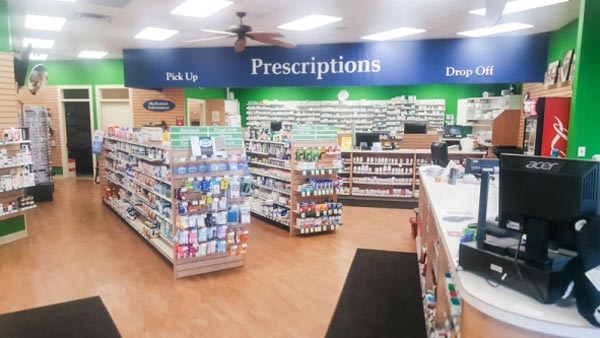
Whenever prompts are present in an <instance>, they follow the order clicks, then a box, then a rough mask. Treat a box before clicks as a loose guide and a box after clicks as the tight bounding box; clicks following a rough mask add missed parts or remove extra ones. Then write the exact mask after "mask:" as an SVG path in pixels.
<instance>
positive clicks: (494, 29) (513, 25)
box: [456, 22, 533, 38]
mask: <svg viewBox="0 0 600 338" xmlns="http://www.w3.org/2000/svg"><path fill="white" fill-rule="evenodd" d="M528 28H533V25H528V24H526V23H520V22H509V23H504V24H501V25H496V26H491V27H485V28H479V29H473V30H470V31H464V32H459V33H456V34H458V35H464V36H470V37H473V38H478V37H480V36H487V35H494V34H500V33H506V32H512V31H518V30H521V29H528Z"/></svg>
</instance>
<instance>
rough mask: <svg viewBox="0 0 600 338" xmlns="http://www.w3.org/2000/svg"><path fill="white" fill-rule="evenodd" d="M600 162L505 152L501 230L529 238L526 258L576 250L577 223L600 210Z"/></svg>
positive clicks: (500, 195) (501, 193)
mask: <svg viewBox="0 0 600 338" xmlns="http://www.w3.org/2000/svg"><path fill="white" fill-rule="evenodd" d="M599 188H600V162H596V161H586V160H574V159H560V158H548V157H539V156H523V155H514V154H503V155H502V156H501V158H500V183H499V216H500V222H499V226H500V227H504V228H507V229H512V230H515V231H517V232H519V233H524V234H526V235H527V240H526V243H525V255H523V256H522V257H523V258H524V259H527V258H529V259H532V260H534V261H545V260H547V259H548V249H549V248H555V249H558V248H562V249H567V250H576V232H575V223H576V222H577V221H579V220H581V219H585V218H587V217H593V216H596V215H597V214H598V212H599V210H598V209H599V206H598V202H599V197H598V191H599Z"/></svg>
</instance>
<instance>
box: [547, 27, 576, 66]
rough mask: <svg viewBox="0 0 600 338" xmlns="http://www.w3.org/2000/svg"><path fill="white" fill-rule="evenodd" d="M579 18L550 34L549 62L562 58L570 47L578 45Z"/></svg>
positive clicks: (573, 47)
mask: <svg viewBox="0 0 600 338" xmlns="http://www.w3.org/2000/svg"><path fill="white" fill-rule="evenodd" d="M578 29H579V20H575V21H573V22H571V23H569V24H567V25H565V26H563V27H562V28H560V29H559V30H556V31H554V32H552V33H551V34H550V39H549V40H550V41H549V44H548V63H550V62H552V61H556V60H561V61H562V58H563V55H564V54H565V52H566V51H568V50H569V49H575V47H576V46H577V31H578Z"/></svg>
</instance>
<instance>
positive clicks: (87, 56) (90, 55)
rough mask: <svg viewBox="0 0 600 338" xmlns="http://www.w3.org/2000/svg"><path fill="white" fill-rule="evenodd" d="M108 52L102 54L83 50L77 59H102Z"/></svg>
mask: <svg viewBox="0 0 600 338" xmlns="http://www.w3.org/2000/svg"><path fill="white" fill-rule="evenodd" d="M106 54H108V52H100V51H94V50H82V51H81V53H79V55H77V57H79V58H82V59H102V58H103V57H105V56H106Z"/></svg>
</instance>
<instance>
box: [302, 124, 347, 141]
mask: <svg viewBox="0 0 600 338" xmlns="http://www.w3.org/2000/svg"><path fill="white" fill-rule="evenodd" d="M292 139H293V140H294V141H337V127H336V126H325V125H298V126H297V125H294V126H293V127H292Z"/></svg>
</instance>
